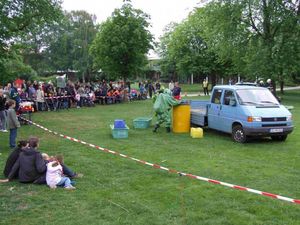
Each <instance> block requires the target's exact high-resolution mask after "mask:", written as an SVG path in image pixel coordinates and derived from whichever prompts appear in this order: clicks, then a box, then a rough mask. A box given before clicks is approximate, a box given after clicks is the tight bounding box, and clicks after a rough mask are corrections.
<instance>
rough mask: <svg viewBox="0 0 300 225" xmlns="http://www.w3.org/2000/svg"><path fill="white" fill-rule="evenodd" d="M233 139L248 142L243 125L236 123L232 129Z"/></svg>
mask: <svg viewBox="0 0 300 225" xmlns="http://www.w3.org/2000/svg"><path fill="white" fill-rule="evenodd" d="M232 139H233V140H234V141H236V142H238V143H245V142H247V136H246V134H245V132H244V130H243V127H242V126H241V125H236V126H234V127H233V129H232Z"/></svg>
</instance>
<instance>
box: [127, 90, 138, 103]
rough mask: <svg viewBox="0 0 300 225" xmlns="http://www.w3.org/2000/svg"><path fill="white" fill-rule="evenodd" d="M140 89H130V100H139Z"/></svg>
mask: <svg viewBox="0 0 300 225" xmlns="http://www.w3.org/2000/svg"><path fill="white" fill-rule="evenodd" d="M138 99H139V98H138V91H137V90H135V89H131V90H130V94H129V100H130V101H134V100H138Z"/></svg>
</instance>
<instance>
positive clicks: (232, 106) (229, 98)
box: [220, 90, 237, 133]
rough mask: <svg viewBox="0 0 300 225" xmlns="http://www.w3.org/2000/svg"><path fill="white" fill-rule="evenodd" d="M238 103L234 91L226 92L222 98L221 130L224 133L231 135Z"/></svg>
mask: <svg viewBox="0 0 300 225" xmlns="http://www.w3.org/2000/svg"><path fill="white" fill-rule="evenodd" d="M236 113H237V101H236V98H235V95H234V92H233V91H232V90H224V95H223V97H222V107H221V110H220V123H221V129H222V131H224V132H227V133H231V131H232V124H233V122H234V121H235V119H236Z"/></svg>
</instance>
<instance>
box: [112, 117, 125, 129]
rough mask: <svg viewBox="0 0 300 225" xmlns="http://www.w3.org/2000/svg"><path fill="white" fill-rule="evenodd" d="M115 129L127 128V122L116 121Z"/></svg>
mask: <svg viewBox="0 0 300 225" xmlns="http://www.w3.org/2000/svg"><path fill="white" fill-rule="evenodd" d="M114 128H126V124H125V121H124V120H121V119H116V120H115V122H114Z"/></svg>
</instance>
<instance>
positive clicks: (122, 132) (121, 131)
mask: <svg viewBox="0 0 300 225" xmlns="http://www.w3.org/2000/svg"><path fill="white" fill-rule="evenodd" d="M110 128H111V132H112V136H113V138H116V139H119V138H128V130H129V128H128V127H127V125H125V128H115V127H114V125H113V124H111V125H110Z"/></svg>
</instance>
